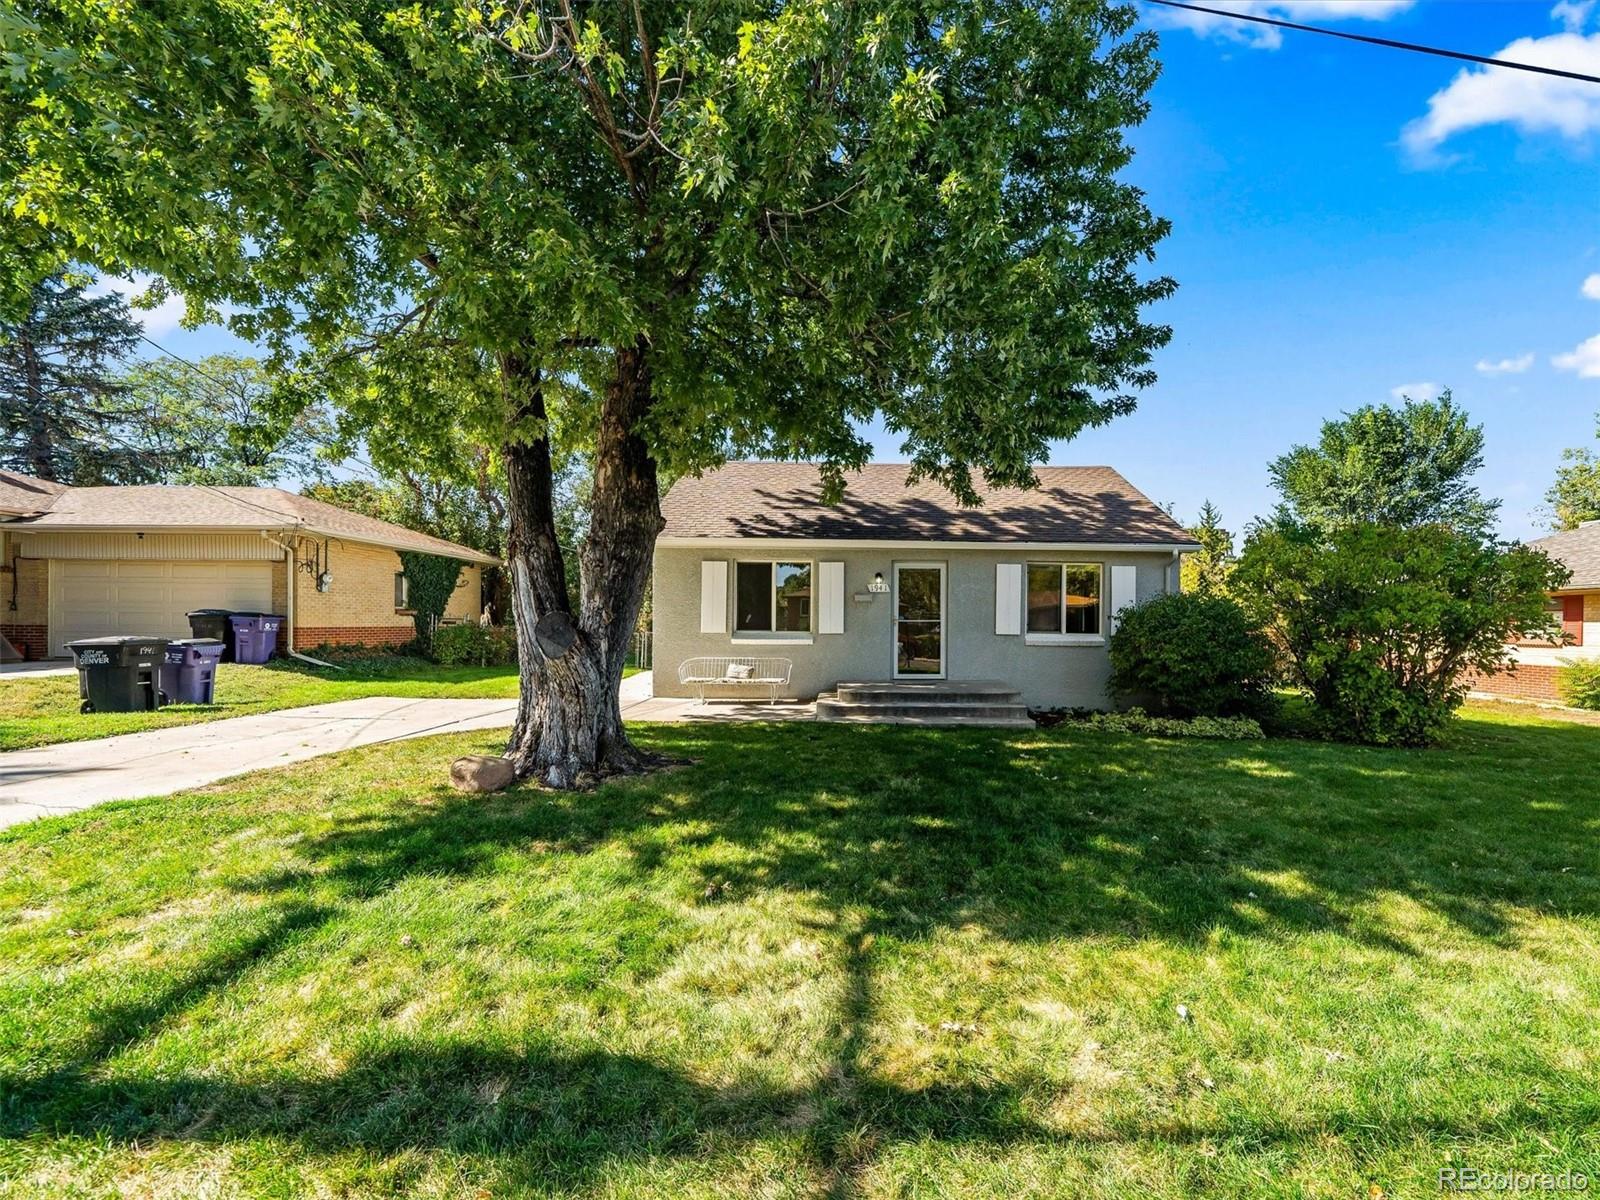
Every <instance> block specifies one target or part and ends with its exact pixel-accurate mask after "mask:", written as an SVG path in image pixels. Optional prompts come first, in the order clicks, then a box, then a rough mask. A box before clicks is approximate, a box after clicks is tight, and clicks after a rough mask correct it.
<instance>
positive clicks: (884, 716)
mask: <svg viewBox="0 0 1600 1200" xmlns="http://www.w3.org/2000/svg"><path fill="white" fill-rule="evenodd" d="M817 720H819V721H847V722H851V723H856V724H869V723H874V722H876V723H880V724H884V725H982V726H990V727H993V728H999V729H1031V728H1033V721H1032V720H1031V719H1030V718H1029V717H1028V710H1027V708H1026V707H1025V706H1024V705H1023V703H1022V694H1021V693H1020V692H1018V691H1017V689H1016V688H1014V687H1012V686H1011V685H1010V684H1008V683H1002V682H1000V681H998V680H990V679H926V680H896V681H888V680H868V681H865V682H845V683H841V684H839V685H838V690H837V691H833V692H824V693H823V694H822V695H820V696H818V697H817Z"/></svg>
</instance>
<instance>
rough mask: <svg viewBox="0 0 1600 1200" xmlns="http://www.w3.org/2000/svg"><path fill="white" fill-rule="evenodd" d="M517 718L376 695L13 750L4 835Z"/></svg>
mask: <svg viewBox="0 0 1600 1200" xmlns="http://www.w3.org/2000/svg"><path fill="white" fill-rule="evenodd" d="M516 712H517V702H516V701H515V700H401V699H395V698H392V697H385V696H377V697H369V698H367V699H363V700H341V701H339V702H337V703H334V704H313V705H310V706H308V707H306V708H289V709H284V710H283V711H281V712H273V713H258V714H256V715H255V716H249V717H231V718H229V719H227V720H223V721H208V722H204V723H202V724H199V725H182V726H178V727H177V728H174V729H157V730H152V731H151V732H149V733H126V734H123V735H121V736H120V737H109V738H100V739H98V740H95V741H89V742H63V743H61V744H58V745H55V746H41V747H39V748H38V749H37V750H13V751H10V752H9V753H6V754H0V828H4V827H5V826H7V825H16V824H18V823H20V822H22V821H31V820H33V819H34V818H35V817H43V816H54V815H57V814H60V813H69V812H77V811H78V810H79V809H84V808H89V807H90V806H92V805H95V804H100V803H102V802H103V801H106V800H132V799H136V798H138V797H141V796H164V795H167V794H168V793H171V792H178V791H182V790H183V789H184V788H192V787H202V786H204V785H205V784H208V783H215V782H216V781H217V780H219V779H226V778H228V777H229V776H231V775H242V774H244V773H245V772H246V771H258V770H261V769H262V768H264V767H281V766H285V765H287V764H289V763H295V762H300V761H302V760H304V759H307V758H316V757H318V756H319V755H323V754H332V753H334V752H335V751H337V750H348V749H350V748H351V747H353V746H370V745H373V744H375V743H378V742H394V741H399V740H401V739H403V738H414V737H422V736H424V735H426V734H434V733H457V732H460V731H462V730H469V729H496V728H505V727H508V726H509V725H510V724H511V722H512V719H513V718H514V717H515V716H516ZM441 778H442V776H441Z"/></svg>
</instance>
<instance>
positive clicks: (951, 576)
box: [652, 463, 1199, 707]
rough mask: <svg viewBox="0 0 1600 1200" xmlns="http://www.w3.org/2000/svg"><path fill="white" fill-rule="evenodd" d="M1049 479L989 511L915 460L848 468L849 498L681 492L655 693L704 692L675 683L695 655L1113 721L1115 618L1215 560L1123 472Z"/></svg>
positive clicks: (669, 519) (789, 474)
mask: <svg viewBox="0 0 1600 1200" xmlns="http://www.w3.org/2000/svg"><path fill="white" fill-rule="evenodd" d="M1037 474H1038V480H1039V486H1038V487H1037V488H1035V489H1028V490H1024V489H1020V488H982V487H981V486H980V495H981V497H982V500H983V503H982V504H981V505H980V506H978V507H975V508H964V507H962V506H961V505H960V504H959V503H957V502H956V500H955V498H954V497H953V496H952V495H951V494H950V493H949V492H948V491H946V490H945V488H944V487H943V486H941V485H939V484H937V483H933V482H929V481H922V482H919V483H916V484H907V482H906V475H907V468H906V467H905V466H904V465H903V464H892V463H874V464H871V465H869V466H867V467H865V468H864V469H863V470H861V471H857V472H854V473H850V474H847V475H846V477H845V494H844V498H843V499H842V500H841V501H840V502H839V503H837V504H827V503H824V502H823V498H822V485H821V480H820V477H819V474H818V471H817V468H816V467H815V466H814V465H810V464H804V463H731V464H729V465H727V466H724V467H721V468H719V469H717V470H714V471H708V472H706V473H705V474H704V475H702V476H700V477H698V478H684V479H680V480H679V481H678V482H677V483H676V484H674V485H673V487H672V489H671V491H670V492H668V494H667V496H666V499H665V500H664V501H663V502H662V512H663V515H664V516H665V518H666V526H665V528H664V529H663V530H662V532H661V536H660V537H659V538H658V539H657V542H656V554H655V577H654V599H653V607H652V611H653V614H654V624H655V628H654V639H655V646H654V651H655V672H654V688H655V692H656V694H657V695H669V696H670V695H679V696H682V695H693V694H696V693H697V692H698V691H699V686H698V685H691V684H684V683H680V682H679V678H678V674H679V672H678V668H679V666H680V665H681V664H682V663H684V662H685V661H687V660H690V659H696V658H709V659H716V658H737V657H744V656H777V657H780V658H786V659H788V660H790V661H791V662H792V664H793V673H792V676H791V678H790V684H789V689H790V694H791V695H793V696H797V697H802V698H810V697H812V696H815V695H817V694H818V693H819V692H825V691H827V690H829V689H831V688H833V687H834V686H835V685H836V684H838V683H839V682H841V681H846V680H848V681H878V680H886V681H894V680H899V681H929V680H946V681H960V680H986V681H999V682H1003V683H1006V684H1008V685H1010V686H1011V687H1012V688H1014V689H1015V690H1016V691H1017V692H1020V693H1021V695H1022V698H1023V700H1024V701H1025V702H1026V703H1028V704H1030V705H1033V706H1036V707H1048V706H1085V707H1103V706H1104V705H1106V703H1107V702H1108V696H1107V691H1106V682H1107V677H1108V675H1109V673H1110V661H1109V658H1108V655H1107V649H1106V645H1107V639H1108V636H1109V635H1110V633H1111V631H1112V630H1113V629H1115V628H1116V622H1117V614H1118V612H1120V611H1121V610H1122V609H1123V608H1124V607H1126V606H1127V605H1130V604H1134V603H1137V602H1138V601H1141V600H1146V599H1149V598H1150V597H1152V596H1156V595H1160V594H1162V593H1164V592H1171V591H1176V590H1177V588H1178V561H1179V555H1180V554H1182V553H1183V552H1185V551H1190V550H1197V549H1199V546H1198V545H1197V544H1196V543H1195V541H1194V540H1193V538H1192V537H1191V536H1190V535H1189V534H1188V532H1187V531H1185V530H1184V529H1183V527H1182V526H1180V525H1179V524H1178V523H1177V522H1176V521H1174V520H1173V519H1172V518H1171V517H1170V516H1168V515H1167V514H1166V513H1165V512H1163V511H1162V510H1161V509H1160V507H1158V506H1157V505H1156V504H1154V503H1152V502H1151V501H1150V499H1149V498H1148V497H1147V496H1145V495H1144V494H1143V493H1142V492H1140V491H1139V490H1138V489H1137V488H1135V487H1134V486H1133V485H1132V484H1130V483H1129V482H1128V481H1127V480H1126V479H1124V478H1123V477H1122V476H1121V475H1119V474H1118V473H1117V472H1116V471H1114V470H1112V469H1111V468H1109V467H1040V468H1038V470H1037ZM712 694H715V693H714V692H713V693H712ZM730 694H734V695H737V694H738V690H737V685H734V687H733V688H732V689H731V691H730Z"/></svg>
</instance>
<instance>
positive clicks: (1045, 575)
mask: <svg viewBox="0 0 1600 1200" xmlns="http://www.w3.org/2000/svg"><path fill="white" fill-rule="evenodd" d="M1028 632H1029V633H1044V634H1089V635H1097V634H1098V633H1099V632H1100V568H1099V566H1098V565H1096V564H1094V563H1029V564H1028Z"/></svg>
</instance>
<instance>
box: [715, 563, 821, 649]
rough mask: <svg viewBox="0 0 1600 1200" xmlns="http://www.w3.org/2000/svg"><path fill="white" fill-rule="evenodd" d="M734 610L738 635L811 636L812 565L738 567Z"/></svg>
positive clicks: (775, 564)
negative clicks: (790, 634)
mask: <svg viewBox="0 0 1600 1200" xmlns="http://www.w3.org/2000/svg"><path fill="white" fill-rule="evenodd" d="M734 608H735V612H734V623H733V628H734V631H735V632H736V633H810V632H811V564H810V563H808V562H805V563H797V562H742V563H740V564H738V569H737V571H736V573H735V579H734Z"/></svg>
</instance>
